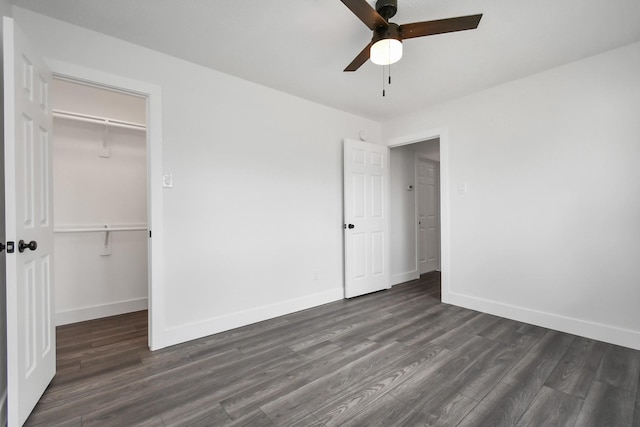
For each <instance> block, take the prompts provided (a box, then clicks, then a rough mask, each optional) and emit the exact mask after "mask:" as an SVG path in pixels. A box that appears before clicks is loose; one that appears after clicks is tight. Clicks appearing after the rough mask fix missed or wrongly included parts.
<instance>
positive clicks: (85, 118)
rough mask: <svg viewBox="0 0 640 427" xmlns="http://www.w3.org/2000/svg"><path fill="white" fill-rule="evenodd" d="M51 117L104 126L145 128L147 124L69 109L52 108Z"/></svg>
mask: <svg viewBox="0 0 640 427" xmlns="http://www.w3.org/2000/svg"><path fill="white" fill-rule="evenodd" d="M53 117H56V118H60V119H68V120H76V121H79V122H86V123H95V124H99V125H104V126H111V127H118V128H124V129H134V130H141V131H145V130H147V126H146V125H143V124H141V123H134V122H127V121H124V120H116V119H110V118H108V117H99V116H92V115H90V114H80V113H73V112H71V111H63V110H53Z"/></svg>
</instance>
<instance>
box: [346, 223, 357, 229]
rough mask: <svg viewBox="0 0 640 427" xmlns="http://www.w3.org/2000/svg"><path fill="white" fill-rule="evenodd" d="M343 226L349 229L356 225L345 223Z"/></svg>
mask: <svg viewBox="0 0 640 427" xmlns="http://www.w3.org/2000/svg"><path fill="white" fill-rule="evenodd" d="M344 228H348V229H349V230H351V229H352V228H356V226H355V225H353V224H348V225H347V224H345V225H344Z"/></svg>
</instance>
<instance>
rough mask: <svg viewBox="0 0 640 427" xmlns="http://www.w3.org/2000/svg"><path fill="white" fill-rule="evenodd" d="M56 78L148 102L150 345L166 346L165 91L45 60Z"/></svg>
mask: <svg viewBox="0 0 640 427" xmlns="http://www.w3.org/2000/svg"><path fill="white" fill-rule="evenodd" d="M45 61H46V63H47V65H48V66H49V67H50V69H51V72H52V74H53V77H54V78H60V79H65V80H69V81H72V82H76V83H80V84H85V85H91V86H96V87H101V88H105V89H109V90H116V91H120V92H125V93H130V94H133V95H137V96H142V97H144V98H146V100H147V102H146V104H147V222H148V227H149V233H150V236H151V237H150V238H149V245H148V248H149V251H148V261H147V265H148V292H147V295H148V307H149V332H148V344H149V348H150V349H151V350H157V349H160V348H163V347H164V346H165V342H164V329H165V328H164V325H165V318H166V316H165V310H164V295H165V292H164V213H163V210H162V206H163V186H162V174H163V173H162V90H161V88H160V86H157V85H154V84H151V83H147V82H141V81H137V80H132V79H129V78H126V77H122V76H117V75H113V74H109V73H105V72H103V71H99V70H94V69H89V68H85V67H80V66H77V65H74V64H70V63H67V62H63V61H58V60H54V59H50V58H45Z"/></svg>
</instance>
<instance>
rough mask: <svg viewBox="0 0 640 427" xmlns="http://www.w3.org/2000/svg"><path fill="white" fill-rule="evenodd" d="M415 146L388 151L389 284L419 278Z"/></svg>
mask: <svg viewBox="0 0 640 427" xmlns="http://www.w3.org/2000/svg"><path fill="white" fill-rule="evenodd" d="M415 149H416V147H415V145H406V146H403V147H398V148H392V149H391V150H390V166H389V168H390V172H391V177H390V187H391V196H390V199H391V239H390V240H391V284H392V285H397V284H398V283H403V282H406V281H409V280H413V279H417V278H418V277H420V273H419V272H418V267H417V254H416V192H415V188H416V182H415V180H416V179H415V178H416V175H415ZM408 186H411V187H412V190H409V189H408Z"/></svg>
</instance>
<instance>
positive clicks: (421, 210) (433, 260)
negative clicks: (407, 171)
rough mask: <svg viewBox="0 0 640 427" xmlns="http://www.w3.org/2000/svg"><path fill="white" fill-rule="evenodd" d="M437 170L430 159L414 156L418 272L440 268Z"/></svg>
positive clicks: (436, 165) (435, 164)
mask: <svg viewBox="0 0 640 427" xmlns="http://www.w3.org/2000/svg"><path fill="white" fill-rule="evenodd" d="M438 177H439V170H438V164H437V163H436V162H434V161H432V160H428V159H423V158H420V157H417V158H416V183H417V185H416V187H417V191H416V197H417V203H416V210H417V213H416V216H417V218H418V265H419V271H420V274H424V273H427V272H430V271H435V270H438V269H440V232H439V230H440V226H439V224H440V219H439V212H440V203H439V199H440V197H439V188H440V183H439V179H438Z"/></svg>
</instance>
